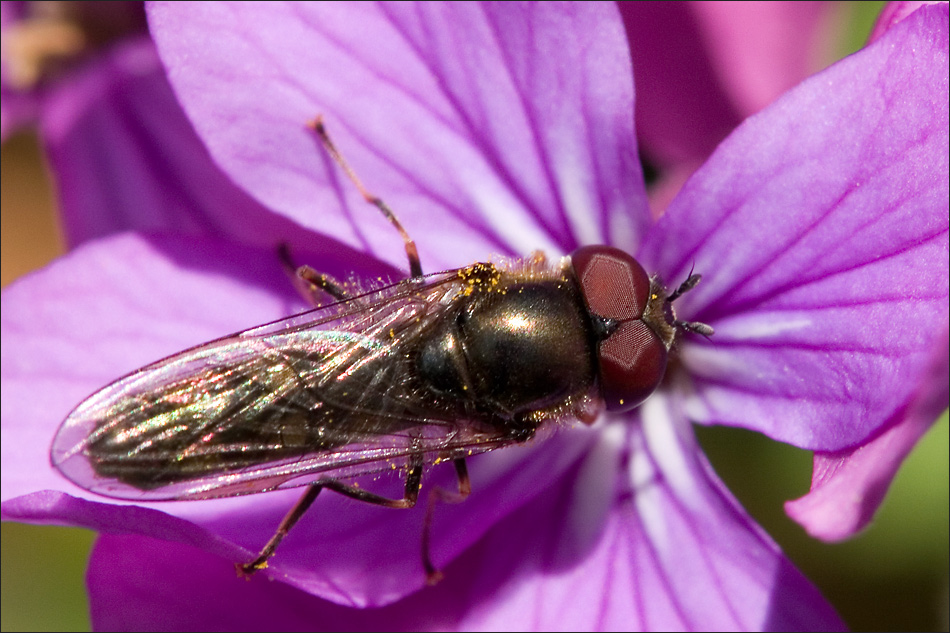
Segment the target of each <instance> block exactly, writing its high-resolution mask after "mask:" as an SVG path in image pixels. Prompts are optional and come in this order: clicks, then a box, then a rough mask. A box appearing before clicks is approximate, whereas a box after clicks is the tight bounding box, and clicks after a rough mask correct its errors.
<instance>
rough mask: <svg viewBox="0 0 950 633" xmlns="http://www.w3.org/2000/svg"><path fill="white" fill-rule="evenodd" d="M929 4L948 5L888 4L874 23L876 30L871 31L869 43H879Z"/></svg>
mask: <svg viewBox="0 0 950 633" xmlns="http://www.w3.org/2000/svg"><path fill="white" fill-rule="evenodd" d="M929 4H946V2H945V1H943V2H941V1H938V2H888V3H886V4H885V5H884V8H883V9H881V14H880V15H879V16H878V18H877V22H875V23H874V28H873V29H872V30H871V34H870V35H869V36H868V43H869V44H870V43H871V42H874V41H877V40H878V39H879V38H880V37H881V36H882V35H884V33H886V32H887V30H888V29H890V28H891V27H892V26H894V25H895V24H897V23H898V22H900V21H901V20H903V19H904V18H906V17H907V16H909V15H910V14H912V13H913V12H914V11H916V10H917V9H919V8H920V7H924V6H927V5H929Z"/></svg>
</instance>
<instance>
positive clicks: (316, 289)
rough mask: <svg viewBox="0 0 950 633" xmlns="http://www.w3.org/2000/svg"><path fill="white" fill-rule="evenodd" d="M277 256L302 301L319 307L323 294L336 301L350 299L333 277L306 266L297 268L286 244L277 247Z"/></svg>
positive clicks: (348, 294) (341, 285)
mask: <svg viewBox="0 0 950 633" xmlns="http://www.w3.org/2000/svg"><path fill="white" fill-rule="evenodd" d="M277 256H278V257H280V263H281V264H282V265H283V267H284V270H285V271H286V272H287V275H288V276H289V277H290V279H291V281H292V282H293V284H294V288H296V289H297V292H299V293H300V296H302V297H303V298H304V301H307V302H309V303H312V304H313V305H314V306H316V307H319V306H320V305H321V304H322V300H323V296H322V295H323V294H324V293H325V294H328V295H330V296H331V297H333V298H334V299H336V300H337V301H344V300H346V299H349V298H350V293H349V292H347V291H346V288H344V287H343V284H341V283H340V282H338V281H337V280H336V279H334V278H333V277H330V276H329V275H324V274H321V273H318V272H317V271H315V270H314V269H313V268H311V267H310V266H307V265H304V266H298V265H297V264H296V263H295V262H294V258H293V256H292V255H291V254H290V247H288V246H287V245H286V244H281V245H280V246H279V247H277Z"/></svg>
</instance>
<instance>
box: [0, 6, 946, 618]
mask: <svg viewBox="0 0 950 633" xmlns="http://www.w3.org/2000/svg"><path fill="white" fill-rule="evenodd" d="M880 6H881V3H870V2H865V3H842V5H841V7H840V10H839V18H838V23H839V24H840V25H847V29H846V33H847V36H846V37H845V38H844V41H843V42H842V44H841V45H840V48H839V51H838V55H837V56H839V57H840V56H843V55H844V54H847V53H849V52H851V51H853V50H856V49H858V48H859V47H860V46H861V45H862V44H863V42H864V41H865V39H866V37H867V33H868V32H869V31H870V28H871V25H872V24H873V21H874V18H875V16H876V15H877V12H878V11H879V10H880ZM0 152H2V182H0V195H2V214H0V218H2V249H0V259H2V270H0V281H2V285H3V286H4V287H6V286H7V285H8V284H10V283H11V282H13V281H14V280H15V279H16V278H17V277H20V276H21V275H23V274H25V273H27V272H29V271H31V270H33V269H35V268H39V267H42V266H44V265H45V264H46V263H48V262H49V261H51V260H52V259H54V258H55V257H57V256H58V255H59V254H61V253H62V252H63V250H64V247H63V246H62V238H61V235H60V231H59V227H58V225H57V219H56V212H55V203H54V200H53V194H51V193H50V187H49V181H48V176H47V175H46V172H45V168H44V165H43V159H42V155H41V152H40V150H39V148H38V146H37V142H36V139H35V138H34V137H33V136H31V135H20V136H16V137H14V138H12V139H10V140H9V141H8V142H7V143H5V144H4V146H3V148H2V150H0ZM697 433H698V435H699V438H700V441H701V442H702V444H703V446H704V448H705V449H706V452H707V455H708V456H709V459H710V460H711V461H712V463H713V465H714V466H715V468H716V470H717V472H718V473H719V475H720V476H721V477H722V478H723V480H724V481H725V482H726V484H727V485H728V486H729V488H730V489H731V490H732V491H733V492H734V493H735V494H736V496H737V497H738V498H739V499H740V501H741V502H742V503H743V505H744V506H745V507H746V509H747V510H748V511H749V512H750V513H751V514H752V515H753V516H754V517H755V518H756V519H757V520H758V521H759V522H760V524H761V525H762V526H763V527H764V528H765V529H766V530H767V531H768V532H769V533H770V534H771V535H772V536H773V537H774V538H775V539H776V540H777V541H778V542H779V544H780V545H781V546H782V547H783V549H784V550H785V551H786V552H787V553H788V555H789V557H790V558H791V559H792V560H793V561H794V562H795V563H796V564H797V565H798V566H799V568H800V569H801V570H802V571H803V572H804V573H805V575H806V576H808V577H809V578H810V579H811V580H812V581H814V582H815V583H816V584H817V585H818V586H819V587H820V588H821V590H822V591H823V593H824V595H825V596H826V597H827V598H828V599H829V600H830V601H831V603H832V604H833V605H834V606H835V607H836V608H837V609H838V610H839V613H841V615H842V616H843V617H844V619H845V621H846V622H847V623H848V624H849V626H850V627H851V628H852V629H855V630H883V631H888V630H903V631H928V630H930V631H933V630H943V631H946V630H948V626H950V615H948V612H950V578H948V568H950V559H948V555H950V554H948V550H950V547H948V536H950V520H948V516H950V511H948V505H950V503H948V500H950V485H948V482H950V472H948V470H950V466H948V465H950V455H948V453H950V450H948V446H950V441H948V433H950V423H948V419H947V415H946V413H945V414H944V415H943V417H942V418H941V419H940V421H939V422H938V423H937V424H936V425H935V426H934V427H933V429H931V431H930V432H929V433H928V435H927V436H926V437H925V438H924V439H923V441H922V442H921V443H920V444H919V445H918V446H917V448H916V449H915V450H914V452H913V454H912V455H911V456H910V458H909V459H908V460H907V462H906V463H905V464H904V466H903V468H902V469H901V472H900V473H899V475H898V477H897V479H896V480H895V482H894V484H893V486H892V488H891V490H890V492H889V493H888V496H887V499H886V500H885V502H884V504H883V506H882V508H881V510H880V512H879V513H878V515H877V518H876V520H875V521H874V523H873V524H872V525H871V527H870V528H869V529H868V530H866V531H865V532H864V533H863V534H862V535H860V536H859V537H857V538H855V539H853V540H851V541H849V542H847V543H843V544H838V545H827V544H823V543H820V542H818V541H815V540H813V539H811V538H809V537H808V536H807V535H806V534H805V533H804V531H803V530H802V529H801V528H800V527H799V526H798V525H797V524H795V523H793V522H792V521H791V520H789V519H788V518H787V517H786V516H785V513H784V511H783V509H782V503H783V502H784V501H785V500H787V499H793V498H796V497H798V496H801V495H802V494H804V493H806V492H807V491H808V486H809V481H810V478H811V455H810V454H809V453H807V452H805V451H800V450H798V449H795V448H792V447H789V446H785V445H782V444H778V443H776V442H773V441H771V440H769V439H767V438H765V437H763V436H760V435H757V434H755V433H751V432H748V431H741V430H736V429H723V428H713V429H707V428H698V429H697ZM94 538H95V534H94V533H91V532H88V531H85V530H80V529H71V528H57V527H37V526H29V525H20V524H14V523H3V525H2V557H0V563H2V602H0V607H2V610H0V629H2V630H3V631H14V630H33V631H49V630H53V631H56V630H63V631H68V630H89V618H88V613H87V602H86V592H85V582H84V573H85V566H86V561H87V558H88V555H89V549H90V547H91V545H92V542H93V539H94Z"/></svg>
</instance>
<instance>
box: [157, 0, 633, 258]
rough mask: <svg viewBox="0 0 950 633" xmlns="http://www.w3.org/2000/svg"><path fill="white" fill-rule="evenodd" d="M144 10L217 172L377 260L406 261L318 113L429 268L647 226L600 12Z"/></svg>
mask: <svg viewBox="0 0 950 633" xmlns="http://www.w3.org/2000/svg"><path fill="white" fill-rule="evenodd" d="M149 19H150V26H151V29H152V32H153V34H154V36H155V39H156V41H157V42H158V46H159V51H160V53H161V55H162V58H163V61H164V62H165V64H166V66H167V68H168V69H169V76H170V78H171V81H172V84H173V85H174V86H175V90H176V92H177V94H178V96H179V98H180V99H181V101H182V103H183V104H184V107H185V110H186V111H187V112H188V113H189V115H190V116H191V118H192V120H193V121H194V123H195V127H196V129H197V130H198V132H199V134H200V135H201V136H202V138H204V140H205V141H206V143H207V144H208V146H209V148H210V149H211V152H212V154H213V155H214V156H215V157H216V159H217V160H218V162H219V163H220V164H221V165H222V166H223V167H224V169H225V170H226V171H227V172H228V173H229V174H230V175H231V176H232V177H233V178H234V180H235V181H236V182H238V183H239V184H240V185H242V186H244V187H245V188H246V189H247V190H248V191H249V192H251V194H252V195H254V196H255V197H256V198H257V199H259V200H260V201H262V202H263V203H264V204H265V205H267V206H268V207H270V208H273V209H275V210H278V211H280V212H282V213H284V214H286V215H288V216H289V217H292V218H294V219H296V220H297V221H298V222H300V223H301V224H304V225H306V226H311V227H314V228H315V229H318V230H320V231H321V232H324V233H327V234H331V235H334V236H335V237H337V238H338V239H340V240H342V241H344V242H345V243H347V244H351V245H354V246H357V247H358V248H361V249H368V250H370V252H373V253H376V254H378V255H379V256H380V257H381V258H383V259H385V260H386V261H390V262H392V263H400V264H401V263H402V261H404V256H403V254H402V249H401V245H400V244H399V243H398V240H394V239H393V232H392V229H391V227H388V226H387V225H386V222H385V221H384V220H383V219H382V218H379V217H376V216H377V215H378V214H375V213H374V211H373V210H372V209H371V208H365V203H364V202H363V201H362V200H361V199H360V198H359V196H358V195H357V193H356V191H355V190H354V187H352V186H351V185H350V183H347V182H340V175H339V170H338V169H337V168H336V167H335V166H333V165H331V164H329V161H328V160H327V158H326V156H325V155H324V153H323V152H322V151H321V149H320V148H319V146H318V143H317V141H316V139H315V138H314V134H313V133H312V132H311V131H309V130H308V129H307V128H306V126H307V124H308V122H310V121H312V120H313V119H314V118H315V117H316V116H318V115H323V116H324V117H325V120H326V122H327V125H328V129H329V131H330V133H331V135H332V136H333V137H334V139H335V141H336V144H337V145H338V147H339V148H340V149H341V151H342V153H343V154H344V155H345V156H346V158H347V160H348V161H349V162H350V163H351V164H352V166H353V168H354V169H355V171H356V172H357V173H358V174H359V175H360V177H361V178H362V179H363V180H364V181H365V182H366V185H367V187H368V188H369V190H370V191H372V192H374V193H376V194H378V195H380V196H381V197H383V198H384V199H385V200H386V201H387V202H388V204H389V205H390V206H391V207H392V208H393V209H394V210H395V211H396V212H397V214H398V215H399V217H400V218H401V220H402V221H403V223H404V224H405V225H406V228H407V229H408V231H409V233H410V234H411V235H413V236H414V237H415V238H416V240H417V241H418V243H419V247H420V250H421V254H422V260H423V263H424V265H425V267H426V268H427V269H429V270H431V269H432V267H433V266H436V267H441V266H448V265H456V266H458V265H463V264H466V263H469V262H471V261H473V260H476V259H483V258H484V257H485V256H486V255H487V254H490V253H502V254H507V253H521V254H525V253H528V252H530V251H533V250H534V249H538V248H541V249H545V250H547V251H549V252H550V253H551V254H557V253H562V252H565V251H568V250H570V249H572V248H573V247H574V246H575V245H576V244H577V243H578V242H610V243H613V244H616V245H619V246H626V247H628V248H629V247H631V246H632V245H633V244H635V243H637V241H638V239H639V235H640V234H641V233H642V231H643V229H644V227H645V225H646V223H647V222H648V215H647V208H646V199H645V195H644V192H643V186H642V179H641V178H640V177H639V174H640V171H639V163H638V161H637V156H636V145H635V140H634V136H633V123H632V118H631V107H632V103H633V87H632V80H631V76H630V65H629V58H628V55H627V53H626V47H625V44H624V37H623V30H622V28H621V25H620V23H619V20H618V17H617V15H616V9H615V8H614V7H613V6H612V5H597V4H592V3H587V4H574V5H548V4H529V5H520V6H514V5H510V4H495V3H485V4H454V3H452V4H429V3H420V4H408V3H398V4H392V5H386V4H383V5H375V4H374V5H369V4H362V3H356V4H345V5H339V4H330V3H315V4H310V5H299V4H296V3H269V4H268V5H267V6H266V7H264V6H263V5H253V4H238V5H210V4H202V5H198V6H193V7H189V8H188V10H185V11H183V10H182V9H181V7H180V6H178V5H177V4H175V3H157V4H155V5H153V6H152V7H151V10H150V13H149ZM209 32H214V33H215V37H214V38H209V37H208V36H207V34H208V33H209ZM364 217H369V218H370V219H369V221H366V222H364V221H363V219H362V218H364ZM359 224H363V225H364V226H365V227H368V228H362V229H361V228H359V226H358V225H359ZM427 230H428V231H429V235H432V236H433V239H432V240H426V239H424V237H423V236H424V235H425V231H427ZM436 235H438V236H439V237H438V238H436V237H435V236H436ZM447 235H448V236H462V237H459V238H456V239H450V240H447V239H445V236H447Z"/></svg>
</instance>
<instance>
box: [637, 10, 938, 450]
mask: <svg viewBox="0 0 950 633" xmlns="http://www.w3.org/2000/svg"><path fill="white" fill-rule="evenodd" d="M947 32H948V29H947V5H946V4H944V5H943V6H934V7H931V8H927V9H922V10H921V11H919V12H918V13H916V14H915V15H914V16H911V18H909V19H907V20H905V21H904V22H902V23H901V24H899V25H898V26H896V27H895V28H893V29H892V30H891V31H890V32H889V33H888V34H887V36H885V37H884V38H883V39H881V40H879V41H878V42H877V43H875V44H873V45H871V46H870V47H868V48H867V49H865V50H863V51H861V52H859V53H857V54H855V55H853V56H851V57H849V58H847V59H845V60H843V61H842V62H840V63H838V64H836V65H835V66H832V67H831V68H829V69H828V70H827V71H824V72H823V73H821V74H819V75H816V76H815V77H812V78H811V79H809V80H808V81H806V82H804V83H803V84H802V85H800V86H799V87H798V88H796V89H794V90H792V91H791V92H789V93H788V94H787V95H786V96H785V97H783V98H782V99H781V100H779V101H778V102H777V103H775V104H774V105H773V106H771V107H769V108H768V109H766V110H765V111H763V112H762V113H761V114H759V115H757V116H754V117H752V118H750V119H749V120H747V121H746V122H745V123H744V124H743V125H742V126H741V127H740V128H739V129H738V130H736V132H735V133H734V134H733V135H732V136H730V138H729V139H727V140H726V141H725V142H724V143H723V144H722V145H721V146H720V148H719V149H718V150H717V151H716V153H715V154H714V155H713V156H712V157H711V158H710V160H709V161H708V162H707V163H706V164H705V165H704V167H703V168H702V169H700V170H699V171H698V172H697V173H696V174H695V176H694V177H693V178H692V179H691V180H690V181H689V182H688V183H687V184H686V186H685V187H684V189H683V191H682V192H681V194H680V195H679V196H678V197H677V198H676V199H675V200H674V201H673V203H672V204H671V206H670V209H669V212H668V213H667V214H666V215H665V216H664V217H663V218H662V219H661V220H660V222H659V223H658V224H657V226H656V227H655V229H654V231H652V232H651V233H650V234H649V235H648V237H647V240H646V242H645V244H644V246H643V249H642V250H641V252H640V255H639V259H640V260H641V262H643V263H644V265H645V266H646V268H647V269H654V270H659V271H661V273H662V274H663V276H664V278H665V279H669V280H678V279H683V278H685V276H686V275H687V273H688V272H689V270H690V268H691V267H693V266H694V265H695V268H696V270H697V271H701V272H703V273H704V281H703V283H702V284H701V285H700V286H699V287H698V288H697V289H696V290H694V291H693V292H691V293H690V294H689V295H688V296H686V297H684V298H683V299H682V300H681V301H680V302H679V303H678V307H679V308H680V309H681V311H682V313H683V314H685V315H688V318H690V319H696V320H699V321H703V322H706V323H709V324H711V325H713V326H714V327H715V328H716V336H715V344H714V345H713V344H706V343H705V342H700V343H696V342H695V340H689V341H686V342H685V343H684V345H683V354H682V358H683V361H684V362H685V364H686V365H687V367H688V369H689V371H690V373H691V377H692V379H693V380H694V381H695V385H696V387H697V390H696V391H695V393H693V394H692V395H691V396H690V405H689V414H690V417H691V418H692V419H695V420H698V421H701V422H703V423H718V424H727V425H735V426H743V427H746V428H751V429H755V430H759V431H761V432H763V433H765V434H767V435H769V436H770V437H772V438H775V439H779V440H782V441H786V442H790V443H792V444H795V445H797V446H801V447H806V448H813V449H817V450H822V451H837V450H840V449H843V448H845V447H847V446H849V445H853V444H855V443H857V442H860V441H862V440H864V439H865V438H867V437H868V436H870V435H871V434H872V433H874V432H875V431H876V430H877V429H880V428H881V427H882V425H883V424H884V423H885V421H886V420H888V419H889V418H891V416H893V415H894V414H895V413H896V412H898V411H899V410H901V409H902V408H903V407H905V406H907V403H908V402H909V400H910V399H911V398H912V397H913V394H914V393H915V391H916V390H917V389H918V386H919V385H920V384H921V383H922V382H925V381H927V380H928V377H927V374H926V372H927V369H928V365H929V362H930V355H931V350H932V348H933V345H934V337H935V336H939V334H940V333H941V332H943V331H945V329H946V327H947V325H946V324H947V318H948V317H947V289H948V283H950V282H948V276H950V275H948V265H947V260H948V253H947V251H948V242H947V234H948V199H950V193H948V182H947V173H948V162H947V156H948V133H947V121H948V111H947V103H948V89H947V83H948V82H947ZM922 51H926V52H925V53H922ZM829 87H834V95H833V98H832V95H830V94H829ZM845 139H846V141H845ZM763 166H769V167H768V168H765V169H764V168H763ZM832 420H833V421H834V422H833V423H829V421H832Z"/></svg>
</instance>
